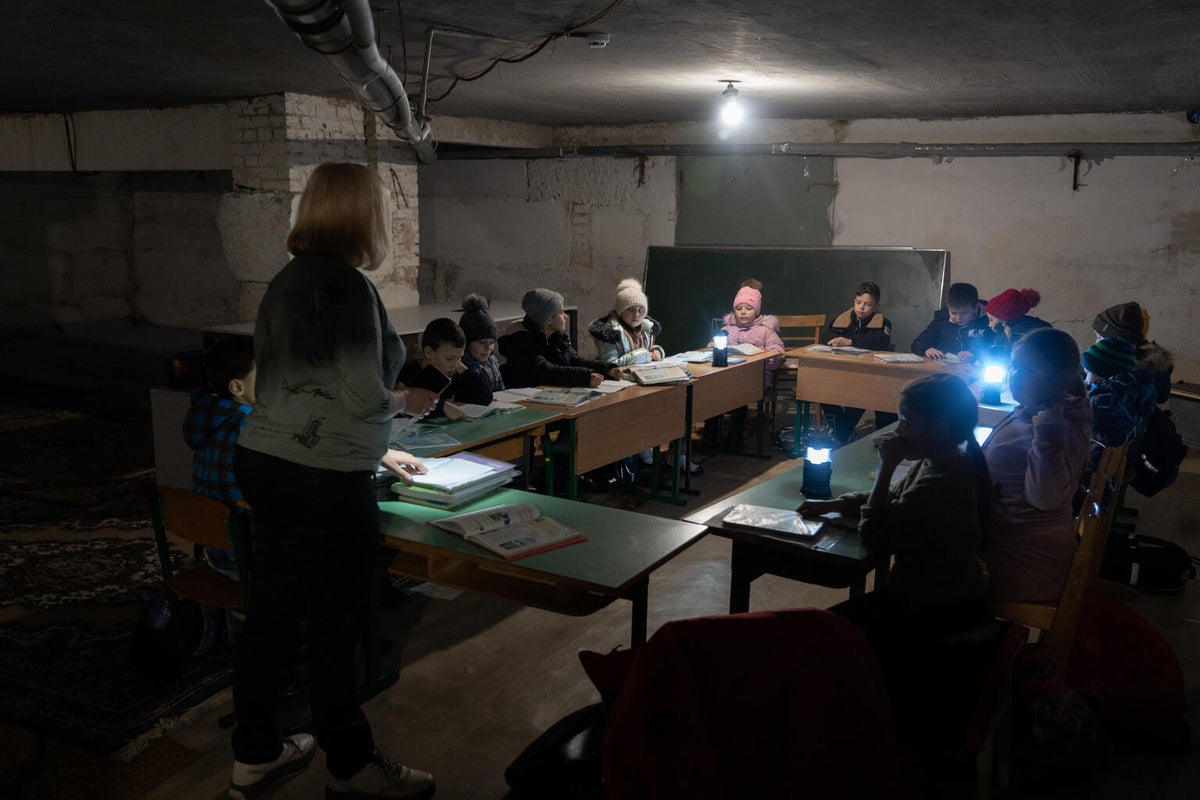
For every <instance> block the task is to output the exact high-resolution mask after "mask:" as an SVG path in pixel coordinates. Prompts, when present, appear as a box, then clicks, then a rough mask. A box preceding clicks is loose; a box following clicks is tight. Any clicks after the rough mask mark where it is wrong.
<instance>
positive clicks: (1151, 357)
mask: <svg viewBox="0 0 1200 800" xmlns="http://www.w3.org/2000/svg"><path fill="white" fill-rule="evenodd" d="M1137 369H1138V370H1139V371H1145V372H1148V373H1149V374H1150V375H1151V376H1152V377H1153V378H1154V392H1155V395H1156V399H1157V402H1158V404H1159V405H1162V404H1163V403H1165V402H1167V401H1168V400H1170V399H1171V372H1172V371H1173V370H1174V369H1175V359H1173V358H1172V357H1171V354H1170V353H1169V352H1168V351H1166V350H1164V349H1163V348H1162V347H1160V346H1159V344H1158V342H1149V341H1146V342H1142V343H1141V344H1140V345H1138V349H1137Z"/></svg>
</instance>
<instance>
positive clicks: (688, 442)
mask: <svg viewBox="0 0 1200 800" xmlns="http://www.w3.org/2000/svg"><path fill="white" fill-rule="evenodd" d="M693 385H694V384H690V383H689V384H688V385H687V394H685V395H684V397H685V398H686V399H685V400H684V405H683V408H684V411H683V456H684V458H686V459H687V463H688V468H687V469H686V470H684V473H683V490H684V491H685V492H688V493H690V492H691V491H692V386H693Z"/></svg>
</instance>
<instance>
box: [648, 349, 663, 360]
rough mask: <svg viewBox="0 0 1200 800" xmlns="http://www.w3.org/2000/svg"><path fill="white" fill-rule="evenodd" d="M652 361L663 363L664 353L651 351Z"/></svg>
mask: <svg viewBox="0 0 1200 800" xmlns="http://www.w3.org/2000/svg"><path fill="white" fill-rule="evenodd" d="M650 360H651V361H661V360H662V353H660V352H658V351H657V350H651V351H650Z"/></svg>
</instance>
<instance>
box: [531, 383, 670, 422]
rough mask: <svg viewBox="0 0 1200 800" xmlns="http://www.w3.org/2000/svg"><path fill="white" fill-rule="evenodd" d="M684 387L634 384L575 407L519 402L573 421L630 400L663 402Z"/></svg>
mask: <svg viewBox="0 0 1200 800" xmlns="http://www.w3.org/2000/svg"><path fill="white" fill-rule="evenodd" d="M685 386H686V384H683V383H672V384H668V385H666V386H639V385H636V384H635V385H633V386H630V387H627V388H625V389H622V390H621V391H619V392H610V393H608V394H605V395H602V396H600V397H597V398H595V399H594V400H588V401H587V402H586V403H580V404H579V405H577V406H566V407H564V406H554V405H544V404H541V403H531V402H529V401H528V400H523V401H521V405H523V406H525V407H526V408H537V409H541V410H543V411H554V412H557V413H558V414H560V415H561V417H562V419H575V418H576V417H581V416H584V415H586V414H591V413H596V412H598V411H601V410H603V409H607V408H610V407H612V406H617V405H621V404H622V403H627V402H629V401H631V400H639V399H644V398H649V397H653V396H655V395H660V397H659V398H658V399H660V400H665V399H666V396H667V395H668V394H669V393H671V392H683V391H685V390H684V387H685ZM679 426H680V428H682V427H683V420H682V418H681V419H680V422H679Z"/></svg>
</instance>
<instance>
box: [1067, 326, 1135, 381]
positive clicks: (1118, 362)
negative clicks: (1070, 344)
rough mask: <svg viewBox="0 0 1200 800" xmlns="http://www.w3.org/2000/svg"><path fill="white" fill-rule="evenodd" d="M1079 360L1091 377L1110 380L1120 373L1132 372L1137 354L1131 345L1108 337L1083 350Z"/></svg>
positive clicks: (1122, 340) (1113, 337)
mask: <svg viewBox="0 0 1200 800" xmlns="http://www.w3.org/2000/svg"><path fill="white" fill-rule="evenodd" d="M1080 360H1081V361H1082V362H1083V368H1084V369H1086V370H1087V371H1088V372H1090V373H1092V374H1093V375H1099V376H1100V377H1101V378H1111V377H1112V376H1113V375H1117V374H1119V373H1121V372H1132V371H1133V368H1134V365H1135V364H1136V363H1137V354H1136V353H1135V351H1134V349H1133V345H1132V344H1130V343H1129V342H1127V341H1125V340H1124V339H1118V338H1117V337H1115V336H1110V337H1108V338H1107V339H1101V340H1100V341H1098V342H1096V343H1095V344H1093V345H1092V346H1091V347H1089V348H1088V349H1087V350H1084V351H1083V355H1082V356H1080Z"/></svg>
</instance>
